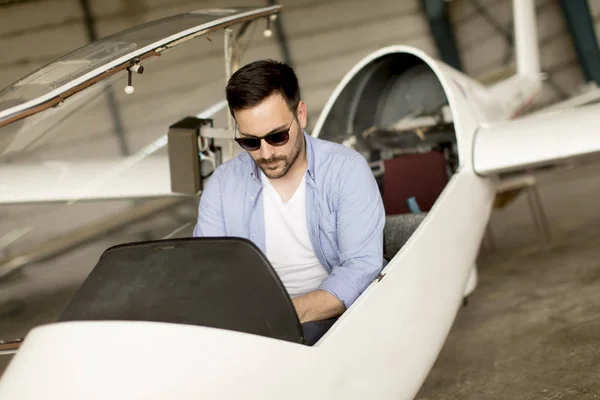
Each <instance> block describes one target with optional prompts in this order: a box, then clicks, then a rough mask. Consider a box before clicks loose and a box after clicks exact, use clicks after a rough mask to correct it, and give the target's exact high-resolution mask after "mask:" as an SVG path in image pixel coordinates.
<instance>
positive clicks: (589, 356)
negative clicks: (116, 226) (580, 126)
mask: <svg viewBox="0 0 600 400" xmlns="http://www.w3.org/2000/svg"><path fill="white" fill-rule="evenodd" d="M539 182H540V192H541V195H542V201H543V203H544V206H545V210H546V212H547V214H548V217H549V220H550V223H551V227H552V231H553V234H554V240H553V242H552V243H550V244H543V243H541V242H540V241H539V240H537V238H536V232H535V229H534V226H533V224H532V223H531V217H530V214H529V212H528V208H527V203H526V200H525V198H524V196H519V197H518V198H517V199H516V201H515V202H514V203H511V204H510V205H509V206H507V208H506V209H503V210H497V211H495V212H494V213H493V215H492V220H491V226H492V229H493V231H494V234H495V237H496V245H497V248H496V250H495V251H493V252H485V251H483V252H482V254H481V256H480V260H479V264H478V265H479V272H480V281H479V285H478V287H477V289H476V291H475V292H474V293H473V294H472V296H471V297H470V299H469V304H468V306H467V307H464V308H462V309H461V310H460V311H459V313H458V315H457V318H456V321H455V323H454V326H453V328H452V330H451V332H450V335H449V337H448V339H447V341H446V343H445V345H444V347H443V349H442V351H441V353H440V355H439V357H438V359H437V361H436V363H435V365H434V367H433V369H432V371H431V373H430V375H429V377H428V378H427V380H426V381H425V383H424V385H423V387H422V389H421V391H420V392H419V394H418V396H417V398H419V399H482V398H494V399H563V398H577V399H594V398H600V207H599V206H598V205H599V204H600V183H599V182H600V164H593V165H588V166H585V167H579V168H576V169H570V170H562V171H558V172H556V171H555V172H553V173H543V174H541V175H539ZM194 211H195V210H194V209H193V208H188V209H186V210H184V211H182V212H181V213H180V216H179V220H178V221H174V220H171V219H169V218H168V217H166V216H164V215H163V216H157V219H156V220H154V221H148V222H146V223H145V224H146V227H144V226H140V225H139V224H138V225H136V226H135V227H132V228H130V229H129V230H127V231H125V232H120V233H118V234H113V235H111V236H109V237H106V238H103V239H102V240H99V241H97V242H94V243H92V244H89V245H87V246H85V247H82V248H80V249H78V250H77V251H74V252H71V253H69V254H67V255H65V256H61V257H60V258H57V259H55V260H53V261H50V262H46V263H44V265H43V266H39V265H38V266H35V265H33V266H30V267H27V268H24V269H23V270H21V271H19V272H17V273H14V274H12V275H11V276H9V277H8V278H4V279H0V338H2V339H10V338H13V337H20V336H22V335H23V334H25V333H26V332H27V331H28V330H29V329H30V328H31V327H33V326H36V325H39V324H42V323H46V322H50V321H52V320H54V319H55V318H56V317H57V316H58V315H59V314H60V312H61V310H62V309H63V307H64V306H65V305H66V304H67V302H68V301H69V299H70V297H71V296H72V295H73V293H74V292H75V290H76V289H77V287H78V286H79V284H80V283H81V281H82V280H83V279H84V277H85V276H86V275H87V274H88V273H89V271H90V270H91V268H92V267H93V263H91V262H90V261H89V260H90V254H91V255H92V257H91V258H95V259H97V257H98V256H99V255H100V254H101V252H102V251H103V250H104V249H106V248H107V247H109V246H110V245H112V244H114V243H119V242H126V241H132V240H141V239H142V237H140V234H142V233H143V235H146V236H145V237H144V238H145V239H148V238H159V237H161V236H164V235H166V234H168V232H170V230H172V229H175V228H176V225H180V224H181V220H182V218H183V219H185V218H192V219H193V212H194ZM150 227H152V228H150ZM157 227H158V228H157ZM149 232H150V233H149ZM188 233H189V232H187V231H185V230H184V231H182V232H181V234H182V235H185V234H188ZM148 235H149V236H150V237H148ZM9 359H10V357H6V356H4V357H0V373H1V371H3V369H4V367H5V365H6V363H7V362H8V361H9Z"/></svg>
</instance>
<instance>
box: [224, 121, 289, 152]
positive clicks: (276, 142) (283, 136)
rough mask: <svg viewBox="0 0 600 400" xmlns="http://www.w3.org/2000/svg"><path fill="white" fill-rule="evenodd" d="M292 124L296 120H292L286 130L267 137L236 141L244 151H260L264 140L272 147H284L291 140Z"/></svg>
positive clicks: (245, 138)
mask: <svg viewBox="0 0 600 400" xmlns="http://www.w3.org/2000/svg"><path fill="white" fill-rule="evenodd" d="M292 122H294V119H292V121H291V122H290V125H289V126H288V127H287V129H285V130H282V131H278V132H273V133H269V134H268V135H265V136H263V137H241V138H235V141H236V142H238V144H239V145H240V146H241V147H242V148H243V149H244V150H248V151H255V150H258V149H260V144H261V141H262V140H264V141H265V142H267V143H268V144H269V145H270V146H283V145H284V144H286V143H287V142H288V140H289V139H290V128H291V127H292Z"/></svg>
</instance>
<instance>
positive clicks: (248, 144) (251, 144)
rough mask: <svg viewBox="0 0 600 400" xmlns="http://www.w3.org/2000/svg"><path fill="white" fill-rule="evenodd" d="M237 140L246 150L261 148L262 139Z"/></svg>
mask: <svg viewBox="0 0 600 400" xmlns="http://www.w3.org/2000/svg"><path fill="white" fill-rule="evenodd" d="M235 140H236V141H237V142H238V144H239V145H240V146H241V147H242V148H243V149H245V150H258V149H259V148H260V139H253V138H237V139H235Z"/></svg>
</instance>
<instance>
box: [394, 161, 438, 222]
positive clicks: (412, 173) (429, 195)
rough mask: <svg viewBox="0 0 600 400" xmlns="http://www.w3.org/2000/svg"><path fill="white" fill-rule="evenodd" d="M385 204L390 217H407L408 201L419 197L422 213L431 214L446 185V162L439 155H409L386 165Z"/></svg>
mask: <svg viewBox="0 0 600 400" xmlns="http://www.w3.org/2000/svg"><path fill="white" fill-rule="evenodd" d="M384 165H385V172H384V174H383V204H384V206H385V213H386V215H394V214H406V213H408V212H410V211H409V209H408V204H407V202H406V200H408V198H409V197H413V196H414V197H415V198H416V200H417V203H418V204H419V208H420V209H421V211H429V210H430V209H431V207H432V206H433V203H435V200H436V199H437V198H438V196H439V195H440V193H442V190H444V187H445V186H446V183H448V175H447V174H446V160H445V159H444V155H443V154H442V153H441V152H439V151H432V152H428V153H422V154H407V155H402V156H398V157H396V158H393V159H391V160H387V161H384Z"/></svg>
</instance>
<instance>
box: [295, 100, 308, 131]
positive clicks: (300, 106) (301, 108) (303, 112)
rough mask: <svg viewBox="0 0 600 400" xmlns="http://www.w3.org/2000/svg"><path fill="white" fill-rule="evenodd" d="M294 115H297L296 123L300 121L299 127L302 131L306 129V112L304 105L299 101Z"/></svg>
mask: <svg viewBox="0 0 600 400" xmlns="http://www.w3.org/2000/svg"><path fill="white" fill-rule="evenodd" d="M296 114H297V115H298V121H300V126H301V127H302V129H304V128H306V120H307V110H306V103H305V102H303V101H302V100H300V102H299V103H298V109H297V110H296Z"/></svg>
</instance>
